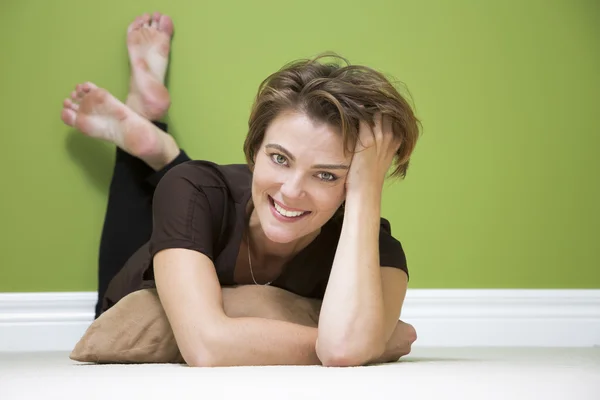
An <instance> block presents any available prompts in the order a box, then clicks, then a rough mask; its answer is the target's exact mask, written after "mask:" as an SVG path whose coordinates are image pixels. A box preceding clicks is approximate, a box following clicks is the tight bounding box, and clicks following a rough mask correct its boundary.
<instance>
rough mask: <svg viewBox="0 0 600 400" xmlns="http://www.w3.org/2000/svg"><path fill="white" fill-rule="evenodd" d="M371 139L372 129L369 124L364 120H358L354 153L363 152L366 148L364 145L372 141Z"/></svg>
mask: <svg viewBox="0 0 600 400" xmlns="http://www.w3.org/2000/svg"><path fill="white" fill-rule="evenodd" d="M372 137H373V129H372V128H371V124H369V123H368V122H367V121H365V120H362V119H361V120H359V131H358V140H357V141H356V151H360V150H364V149H365V148H366V147H367V146H366V144H367V143H368V142H370V141H372V140H370V139H371V138H372Z"/></svg>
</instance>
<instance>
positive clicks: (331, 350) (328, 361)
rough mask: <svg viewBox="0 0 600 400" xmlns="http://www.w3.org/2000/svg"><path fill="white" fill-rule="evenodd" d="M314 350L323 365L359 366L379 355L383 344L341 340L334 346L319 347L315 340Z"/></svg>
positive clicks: (382, 349)
mask: <svg viewBox="0 0 600 400" xmlns="http://www.w3.org/2000/svg"><path fill="white" fill-rule="evenodd" d="M316 351H317V356H318V357H319V360H320V361H321V364H322V365H323V366H324V367H359V366H362V365H366V364H368V363H369V362H371V361H372V360H374V359H376V358H377V357H379V356H380V355H381V354H382V353H383V351H384V346H383V345H381V346H379V345H378V344H352V343H343V342H342V343H341V344H338V345H335V346H323V347H320V346H319V344H318V342H317V348H316Z"/></svg>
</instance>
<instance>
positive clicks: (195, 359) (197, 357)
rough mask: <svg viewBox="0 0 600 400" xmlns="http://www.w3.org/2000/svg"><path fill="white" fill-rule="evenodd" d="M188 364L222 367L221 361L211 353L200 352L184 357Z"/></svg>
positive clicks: (201, 366)
mask: <svg viewBox="0 0 600 400" xmlns="http://www.w3.org/2000/svg"><path fill="white" fill-rule="evenodd" d="M184 359H185V361H186V363H187V365H188V366H190V367H192V368H211V367H222V366H223V365H221V363H220V362H219V360H218V359H217V357H215V356H214V355H213V354H208V353H200V352H198V353H197V354H193V355H191V356H189V357H187V358H186V357H184Z"/></svg>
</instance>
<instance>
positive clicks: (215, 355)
mask: <svg viewBox="0 0 600 400" xmlns="http://www.w3.org/2000/svg"><path fill="white" fill-rule="evenodd" d="M223 338H224V335H222V334H219V332H218V330H216V329H214V330H210V331H204V332H203V334H202V335H201V336H200V337H198V338H197V340H196V341H195V342H196V343H194V344H193V345H192V346H189V347H188V348H187V349H186V350H187V351H186V352H185V353H184V352H183V351H182V353H181V354H182V357H183V359H184V360H185V362H186V364H187V365H188V366H190V367H201V368H208V367H223V366H225V364H224V361H225V359H224V357H223V349H224V348H225V347H226V344H225V343H224V340H223Z"/></svg>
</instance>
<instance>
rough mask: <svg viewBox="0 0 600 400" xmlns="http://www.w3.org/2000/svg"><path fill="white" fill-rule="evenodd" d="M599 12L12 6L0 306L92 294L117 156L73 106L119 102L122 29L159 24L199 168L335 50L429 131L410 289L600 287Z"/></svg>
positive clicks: (399, 188) (402, 207)
mask: <svg viewBox="0 0 600 400" xmlns="http://www.w3.org/2000/svg"><path fill="white" fill-rule="evenodd" d="M599 4H600V3H598V2H597V1H594V0H587V1H586V0H577V1H575V0H572V1H570V0H563V1H558V0H555V1H552V0H548V1H543V0H538V1H534V0H525V1H522V0H510V1H485V0H454V1H445V0H438V1H392V0H390V1H384V0H371V1H353V0H346V1H342V0H335V1H324V0H304V1H302V2H287V1H282V0H279V1H265V0H263V1H256V0H253V1H248V2H242V1H235V2H233V1H221V2H216V1H211V2H208V1H183V0H179V1H176V0H171V1H152V0H135V1H122V0H120V1H116V0H104V1H98V2H89V1H80V0H76V1H75V0H62V1H43V0H39V1H34V0H29V1H24V0H22V1H18V0H3V1H2V3H0V49H2V50H1V51H2V53H1V54H2V56H1V57H0V63H1V64H0V68H1V70H0V72H1V73H0V91H1V96H0V102H1V103H0V113H1V114H0V116H1V118H2V126H3V129H2V134H1V135H0V147H1V149H2V157H0V166H1V168H2V183H1V185H2V186H1V188H2V195H1V196H0V199H1V201H2V204H1V207H0V221H1V225H0V243H1V246H2V247H1V251H0V291H8V292H11V291H87V290H94V289H95V287H96V262H97V249H98V242H99V235H100V229H101V225H102V219H103V217H104V210H105V206H106V195H107V189H108V183H109V180H110V172H111V164H112V162H113V157H114V150H113V149H112V147H111V146H109V145H107V144H103V143H99V142H96V141H94V140H92V139H88V138H85V137H82V136H81V135H80V134H78V133H77V132H75V131H73V130H71V129H69V128H67V127H65V126H64V125H63V124H62V122H61V120H60V110H61V103H62V100H63V99H64V97H66V96H68V94H69V93H70V91H71V90H72V88H73V87H74V85H75V84H76V83H79V82H83V81H86V80H90V81H92V82H95V83H96V84H98V85H99V86H103V87H105V88H107V89H108V90H109V91H111V92H112V93H113V94H114V95H116V96H117V97H118V98H120V99H124V98H125V95H126V91H127V82H128V64H127V52H126V47H125V30H126V27H127V25H128V23H129V22H130V20H132V19H133V18H134V17H135V16H136V15H137V14H140V13H143V12H146V11H154V10H160V11H162V12H163V13H167V14H169V15H171V16H172V17H173V19H174V22H175V31H176V33H175V38H174V41H173V46H172V48H173V53H172V55H171V69H170V74H169V79H168V84H169V89H170V90H171V93H172V97H173V105H172V108H171V112H170V115H169V120H168V121H169V122H170V123H171V131H172V132H173V133H174V135H175V137H176V138H177V140H178V141H179V143H180V144H181V145H182V147H184V148H185V149H186V150H187V151H188V153H189V154H190V155H191V156H192V157H194V158H210V159H212V160H214V161H216V162H221V163H235V162H243V154H242V142H243V139H244V135H245V132H246V123H247V117H248V112H249V108H250V105H251V102H252V99H253V96H254V94H255V90H256V88H257V86H258V84H259V82H260V81H261V80H262V79H263V78H264V77H266V76H267V75H268V74H269V73H271V72H273V71H275V70H276V69H278V68H279V67H280V66H281V65H283V64H284V63H286V62H288V61H290V60H293V59H296V58H302V57H310V56H312V55H315V54H317V53H319V52H321V51H325V50H334V51H337V52H339V53H340V54H342V55H344V56H346V57H347V58H349V59H350V60H351V61H352V62H353V63H365V64H368V65H370V66H373V67H375V68H377V69H379V70H382V71H384V72H386V73H388V74H391V75H393V76H394V77H396V78H397V79H398V80H400V81H402V82H405V83H406V84H407V86H408V89H409V90H410V93H411V95H412V99H413V101H414V103H415V104H416V107H417V113H418V115H419V116H420V117H421V119H422V121H423V128H424V133H423V136H422V139H421V141H420V142H419V144H418V146H417V150H416V152H415V153H414V157H413V162H412V166H411V168H410V170H409V174H408V177H407V179H406V180H405V181H404V182H399V183H394V184H393V185H391V186H389V187H386V190H385V199H384V214H385V216H386V217H387V218H389V219H390V220H391V222H392V227H393V233H394V234H395V235H396V236H397V237H398V238H399V239H400V240H401V241H402V243H403V245H404V247H405V250H406V252H407V256H408V262H409V267H410V270H411V276H412V279H411V287H412V288H600V272H599V268H598V266H599V265H600V262H599V261H598V255H599V254H598V250H597V249H598V244H597V241H598V238H599V237H600V211H598V207H599V205H600V188H599V182H600V179H599V177H598V175H599V173H600V158H599V157H598V150H599V149H600V119H599V118H598V106H599V105H600V100H599V97H598V93H600V23H598V21H599V20H600V18H599V17H600V6H599Z"/></svg>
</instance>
